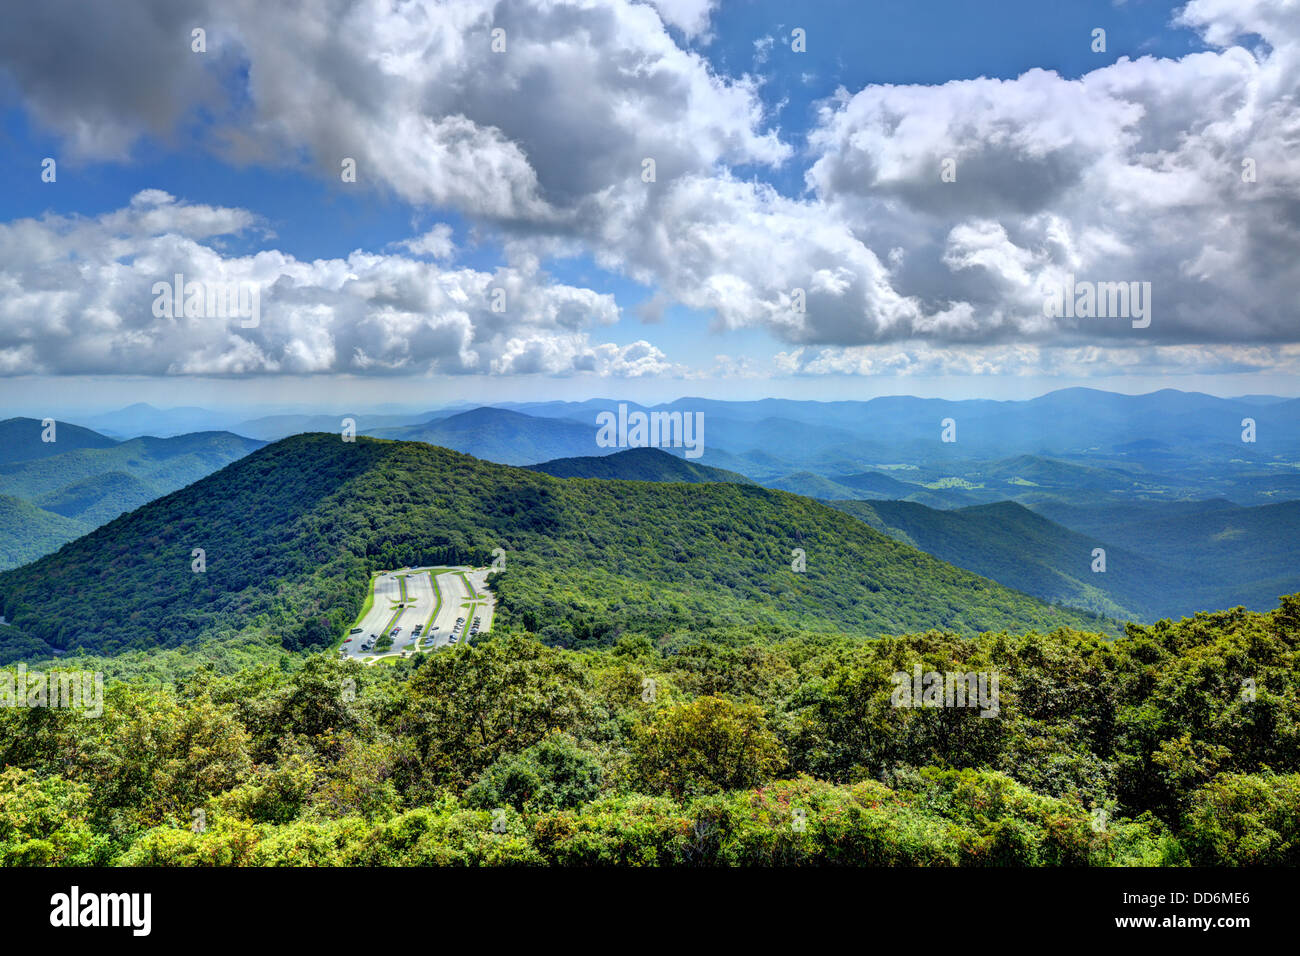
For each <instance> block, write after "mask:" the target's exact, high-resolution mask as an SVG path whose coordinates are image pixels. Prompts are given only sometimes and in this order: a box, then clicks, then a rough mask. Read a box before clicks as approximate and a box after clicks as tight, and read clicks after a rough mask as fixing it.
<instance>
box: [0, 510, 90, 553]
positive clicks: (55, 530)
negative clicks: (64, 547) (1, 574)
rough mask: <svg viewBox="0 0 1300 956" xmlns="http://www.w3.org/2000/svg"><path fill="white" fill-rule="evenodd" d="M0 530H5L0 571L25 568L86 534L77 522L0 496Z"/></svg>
mask: <svg viewBox="0 0 1300 956" xmlns="http://www.w3.org/2000/svg"><path fill="white" fill-rule="evenodd" d="M0 528H2V529H4V530H3V532H0V568H14V567H17V566H18V565H20V564H26V563H27V562H28V561H32V560H34V559H36V558H39V557H40V556H41V555H42V554H49V553H50V552H51V551H53V550H55V549H56V548H57V547H58V546H59V545H61V544H63V542H65V541H69V540H71V539H72V538H75V537H77V536H78V535H81V534H85V533H86V532H87V531H88V530H89V528H87V526H86V525H84V524H82V523H81V522H79V521H73V520H71V519H69V518H65V517H64V516H63V515H60V514H54V513H53V512H50V511H44V510H42V509H40V508H38V507H36V506H35V505H33V504H31V503H29V502H26V501H22V500H21V499H19V498H10V497H9V496H8V495H0Z"/></svg>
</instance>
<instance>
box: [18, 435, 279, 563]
mask: <svg viewBox="0 0 1300 956" xmlns="http://www.w3.org/2000/svg"><path fill="white" fill-rule="evenodd" d="M0 431H3V432H5V433H6V434H9V435H10V437H12V438H13V439H14V442H15V444H14V447H13V448H12V449H10V450H9V456H8V457H9V459H10V460H8V461H6V462H5V463H4V464H0V495H4V496H9V497H11V498H16V499H20V500H22V501H25V502H27V503H28V504H30V505H34V506H36V507H37V508H39V509H41V511H40V512H32V511H26V510H13V509H11V510H10V516H11V517H12V518H13V520H14V524H13V525H12V526H11V527H10V536H11V538H13V539H15V540H21V541H23V542H25V544H24V546H23V547H21V548H9V549H0V569H4V568H9V567H14V566H16V565H17V564H21V563H23V561H27V560H31V559H32V558H35V557H38V556H39V555H41V554H47V553H49V552H50V551H53V550H55V549H56V548H57V547H58V546H59V545H61V544H63V543H64V542H66V541H71V540H72V539H73V538H75V537H77V536H79V535H81V534H85V533H86V532H87V531H90V530H91V529H93V528H96V527H98V526H99V525H101V524H103V523H104V522H105V521H108V520H110V519H112V518H115V517H117V516H118V515H120V514H122V513H123V512H126V511H130V510H132V509H134V508H138V507H140V505H142V504H145V503H146V502H149V501H152V500H153V499H155V498H158V497H159V496H161V495H164V494H167V493H168V492H170V491H175V490H176V489H177V488H182V487H184V486H185V485H188V484H190V483H191V482H193V481H196V480H197V479H199V478H202V477H203V476H204V475H207V474H211V473H212V472H213V471H215V470H216V469H218V468H220V467H222V466H223V465H225V464H227V463H229V462H231V461H234V460H235V459H237V458H241V457H243V456H244V455H246V454H248V453H249V452H250V451H252V450H254V449H255V448H260V447H261V446H262V445H263V444H264V443H263V442H260V441H256V440H253V439H249V438H242V437H240V436H239V435H232V434H230V433H229V432H198V433H195V434H192V435H180V436H177V437H174V438H134V439H131V440H130V441H123V442H118V441H114V440H113V439H110V438H105V437H104V436H103V435H98V434H97V433H95V432H91V431H89V430H88V429H84V428H78V427H77V426H75V425H67V424H64V423H62V422H60V423H58V424H57V426H56V432H55V434H56V436H57V440H56V441H54V442H51V443H43V442H41V441H40V432H41V428H40V422H37V421H35V420H34V419H10V420H9V421H8V422H4V423H0ZM33 436H35V437H34V439H33ZM49 449H54V450H55V453H53V454H51V453H49V452H48V450H49ZM20 455H21V456H25V457H22V458H19V457H18V456H20ZM51 514H52V515H56V516H60V517H62V518H66V519H69V521H67V522H62V523H60V522H52V521H50V520H49V518H48V515H51ZM38 542H39V543H40V548H41V549H42V550H36V545H37V543H38ZM6 555H8V556H6Z"/></svg>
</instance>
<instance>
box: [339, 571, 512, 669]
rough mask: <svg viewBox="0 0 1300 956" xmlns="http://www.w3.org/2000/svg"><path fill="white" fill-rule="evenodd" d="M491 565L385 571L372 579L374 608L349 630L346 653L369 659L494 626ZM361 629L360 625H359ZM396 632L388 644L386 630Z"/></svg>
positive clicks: (453, 640)
mask: <svg viewBox="0 0 1300 956" xmlns="http://www.w3.org/2000/svg"><path fill="white" fill-rule="evenodd" d="M488 570H489V569H487V568H468V567H453V568H444V567H422V568H401V569H399V570H396V571H384V572H381V573H379V574H377V575H375V576H374V577H373V578H372V579H371V587H372V588H373V591H374V599H373V602H372V604H371V606H370V608H369V609H368V610H367V611H366V613H365V614H364V615H362V617H361V619H360V621H358V622H357V624H356V625H354V633H351V634H348V635H346V638H347V639H346V640H345V641H344V643H343V647H342V649H341V651H340V656H342V657H344V658H352V659H354V660H359V661H362V662H364V663H374V662H375V661H377V660H381V659H383V658H385V657H400V656H405V655H408V654H410V653H412V652H413V651H416V650H419V651H426V650H434V649H436V648H439V647H448V646H452V645H456V644H460V643H464V642H465V641H466V640H467V639H468V638H469V637H470V636H472V635H473V634H474V633H482V632H486V631H487V630H489V629H490V628H491V626H492V616H493V610H494V607H493V605H494V602H493V598H492V595H491V593H490V592H489V591H488V589H487V575H488ZM356 628H359V629H360V630H355V629H356ZM386 633H387V634H389V635H390V636H391V637H392V641H393V643H392V647H389V648H387V649H385V650H376V648H377V647H383V641H382V639H381V637H382V635H384V634H386Z"/></svg>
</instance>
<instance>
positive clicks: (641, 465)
mask: <svg viewBox="0 0 1300 956" xmlns="http://www.w3.org/2000/svg"><path fill="white" fill-rule="evenodd" d="M526 467H527V468H528V469H529V470H530V471H540V472H542V473H544V474H547V475H550V476H552V477H553V478H602V479H621V480H624V481H658V482H665V481H684V482H687V483H691V484H694V483H698V482H704V481H721V482H731V483H733V484H738V485H752V484H754V483H755V482H753V481H752V480H750V479H749V478H746V477H745V476H744V475H741V474H738V473H736V472H734V471H727V470H726V469H723V468H711V467H709V466H708V465H699V464H696V463H694V462H692V461H689V460H687V459H685V458H679V457H678V456H676V455H673V454H670V453H669V452H666V451H664V450H663V449H661V448H629V449H627V450H625V451H620V452H615V453H614V454H612V455H602V456H594V455H593V456H586V457H580V458H557V459H555V460H553V461H544V462H542V463H541V464H540V465H528V466H526Z"/></svg>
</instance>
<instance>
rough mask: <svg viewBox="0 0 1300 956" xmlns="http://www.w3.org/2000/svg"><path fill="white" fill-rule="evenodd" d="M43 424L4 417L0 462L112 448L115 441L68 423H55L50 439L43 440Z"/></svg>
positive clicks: (0, 425) (1, 431)
mask: <svg viewBox="0 0 1300 956" xmlns="http://www.w3.org/2000/svg"><path fill="white" fill-rule="evenodd" d="M45 432H46V429H45V426H44V425H42V424H41V422H40V420H39V419H36V418H7V419H5V420H4V421H2V422H0V465H7V464H10V463H12V462H15V461H31V460H33V459H37V458H51V457H53V456H54V455H61V454H63V453H64V452H68V451H76V450H77V449H78V448H111V447H112V446H113V445H116V444H117V442H116V441H115V440H113V439H112V438H109V437H107V436H106V435H101V434H99V433H98V432H93V431H91V430H90V429H89V428H82V427H81V426H80V425H70V424H68V423H67V422H58V421H56V422H55V423H54V433H53V438H54V440H53V441H44V440H43V439H42V437H41V436H42V435H43V434H45Z"/></svg>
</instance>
